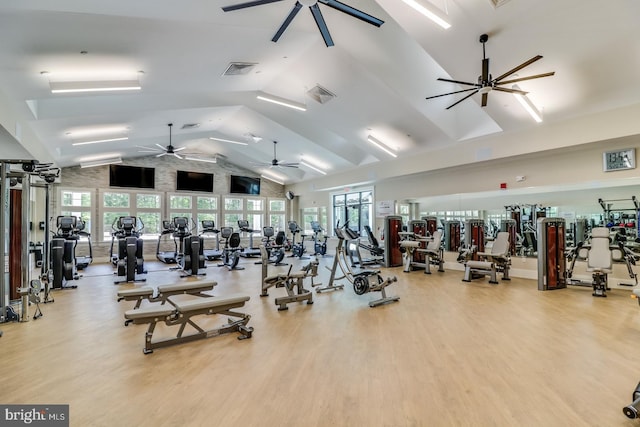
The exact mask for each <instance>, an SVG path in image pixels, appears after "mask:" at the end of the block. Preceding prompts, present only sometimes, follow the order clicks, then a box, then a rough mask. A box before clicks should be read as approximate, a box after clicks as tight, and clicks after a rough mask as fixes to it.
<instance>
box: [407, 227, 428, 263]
mask: <svg viewBox="0 0 640 427" xmlns="http://www.w3.org/2000/svg"><path fill="white" fill-rule="evenodd" d="M407 231H410V232H413V233H415V234H416V235H418V236H422V237H425V236H426V235H427V234H426V233H427V222H426V221H423V220H421V219H414V220H411V221H409V227H408V229H407ZM426 247H427V242H425V241H424V240H423V241H421V242H420V249H424V248H426ZM424 258H425V254H424V252H418V251H414V252H413V260H414V261H415V262H421V263H424Z"/></svg>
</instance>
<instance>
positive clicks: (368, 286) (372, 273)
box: [317, 221, 400, 307]
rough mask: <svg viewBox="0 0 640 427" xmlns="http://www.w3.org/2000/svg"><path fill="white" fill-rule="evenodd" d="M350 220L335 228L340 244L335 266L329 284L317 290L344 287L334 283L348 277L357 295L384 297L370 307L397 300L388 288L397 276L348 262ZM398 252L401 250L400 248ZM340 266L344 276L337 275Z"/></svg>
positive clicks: (370, 303) (337, 247) (373, 302)
mask: <svg viewBox="0 0 640 427" xmlns="http://www.w3.org/2000/svg"><path fill="white" fill-rule="evenodd" d="M347 225H348V221H347V222H346V223H345V225H344V226H343V227H339V226H337V227H336V228H335V233H336V236H337V237H338V246H336V255H335V257H334V259H333V266H332V268H331V275H330V277H329V284H328V285H327V286H326V287H324V288H318V289H317V292H321V291H324V290H337V289H342V285H334V284H333V282H334V281H335V280H341V279H345V278H346V279H347V280H348V281H349V282H350V283H351V284H352V285H353V291H354V292H355V293H356V295H364V294H366V293H368V292H380V293H381V294H382V297H381V298H379V299H377V300H374V301H370V302H369V307H377V306H379V305H382V304H387V303H391V302H396V301H398V300H399V299H400V297H397V296H387V292H386V288H387V286H389V285H391V284H392V283H393V282H396V281H397V280H398V279H397V278H396V277H393V278H391V277H387V278H386V279H383V278H382V276H381V275H380V270H369V269H360V270H358V271H354V270H352V269H351V266H350V265H349V263H348V262H347V255H346V253H345V252H346V249H345V247H344V243H345V241H346V240H347V239H348V238H347V236H346V235H345V230H347V229H348V227H347ZM398 252H400V251H399V250H398ZM338 267H339V268H340V270H341V271H342V276H340V277H336V273H337V269H338Z"/></svg>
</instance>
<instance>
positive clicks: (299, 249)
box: [289, 221, 308, 259]
mask: <svg viewBox="0 0 640 427" xmlns="http://www.w3.org/2000/svg"><path fill="white" fill-rule="evenodd" d="M289 231H290V232H291V235H292V237H291V255H290V257H298V258H300V259H308V257H303V255H304V253H305V252H306V251H307V248H305V246H304V238H305V237H307V235H306V234H302V233H301V231H302V230H301V229H300V227H298V223H297V222H295V221H289ZM298 233H300V236H301V237H302V240H301V241H300V242H298V243H296V234H298Z"/></svg>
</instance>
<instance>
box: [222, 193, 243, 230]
mask: <svg viewBox="0 0 640 427" xmlns="http://www.w3.org/2000/svg"><path fill="white" fill-rule="evenodd" d="M243 202H244V199H242V198H240V197H225V198H224V226H225V227H233V229H234V230H237V229H238V220H239V219H244V218H243V216H244V210H243V206H244V203H243Z"/></svg>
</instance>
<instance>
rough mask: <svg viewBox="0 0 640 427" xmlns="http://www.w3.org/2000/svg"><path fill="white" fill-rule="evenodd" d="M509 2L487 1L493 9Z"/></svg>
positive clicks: (501, 0) (499, 0)
mask: <svg viewBox="0 0 640 427" xmlns="http://www.w3.org/2000/svg"><path fill="white" fill-rule="evenodd" d="M508 1H509V0H489V2H490V3H491V4H492V5H493V7H494V8H496V9H497V8H499V7H500V6H502V5H503V4H505V3H506V2H508Z"/></svg>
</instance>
